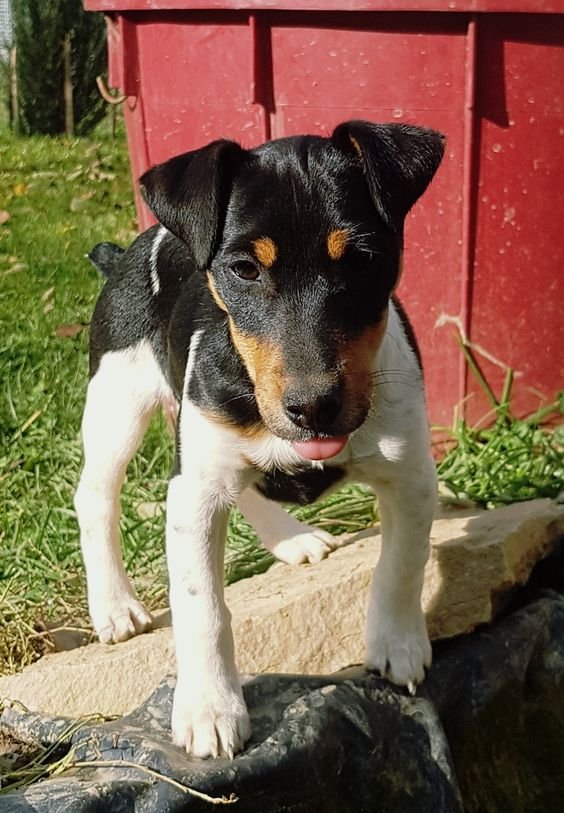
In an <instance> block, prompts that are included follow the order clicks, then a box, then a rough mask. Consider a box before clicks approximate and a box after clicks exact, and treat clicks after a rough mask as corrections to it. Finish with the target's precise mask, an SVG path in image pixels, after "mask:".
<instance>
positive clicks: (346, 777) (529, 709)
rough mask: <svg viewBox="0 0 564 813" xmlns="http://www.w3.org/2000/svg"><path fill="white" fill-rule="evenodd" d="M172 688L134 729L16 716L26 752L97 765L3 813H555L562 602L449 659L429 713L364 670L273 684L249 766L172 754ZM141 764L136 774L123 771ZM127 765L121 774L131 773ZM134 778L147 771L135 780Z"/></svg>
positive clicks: (561, 749)
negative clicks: (224, 808)
mask: <svg viewBox="0 0 564 813" xmlns="http://www.w3.org/2000/svg"><path fill="white" fill-rule="evenodd" d="M173 683H174V681H173V679H172V678H168V679H166V680H165V681H164V682H163V683H162V684H161V686H160V687H159V688H158V689H157V690H156V691H155V692H154V694H153V695H152V696H151V697H150V698H149V699H148V700H147V701H146V702H145V703H144V704H143V705H142V706H141V707H140V708H139V709H138V710H137V711H135V712H133V713H132V714H130V715H128V716H127V717H125V718H123V719H121V720H117V721H112V722H107V723H104V724H92V723H90V722H88V721H86V722H85V724H84V725H83V726H82V727H76V726H75V727H74V729H73V730H72V733H71V734H70V735H69V734H68V731H69V722H70V721H69V720H68V719H65V718H49V717H41V716H39V715H36V714H30V713H25V712H22V711H21V709H18V708H6V709H5V710H4V712H3V714H2V715H1V717H0V726H3V728H4V730H5V731H8V732H11V733H12V735H13V736H14V738H16V739H18V740H24V741H27V742H30V741H31V742H35V743H38V742H39V743H46V742H49V743H53V742H55V741H57V740H58V739H59V738H60V737H61V736H62V735H63V733H64V732H67V738H66V745H59V747H58V749H57V750H56V751H54V752H53V754H52V756H51V759H55V758H57V759H60V758H61V756H62V755H63V754H64V753H65V752H67V753H68V752H69V751H70V748H71V746H72V747H73V749H74V751H73V756H72V759H73V761H74V762H81V761H88V762H91V763H94V765H93V767H89V768H77V767H74V768H72V770H71V771H67V772H66V773H64V774H62V775H60V776H57V777H55V778H52V779H47V780H46V781H43V782H41V783H37V784H35V785H34V786H32V787H29V788H27V789H26V790H15V791H13V792H8V793H7V794H6V795H5V796H3V797H2V805H1V807H2V813H20V812H21V813H23V811H28V810H33V811H35V813H88V811H91V810H94V809H96V810H97V809H100V810H102V809H103V810H104V811H108V813H118V811H122V810H125V809H126V808H127V809H133V808H135V811H136V813H165V811H166V813H181V811H191V810H194V811H198V810H199V811H204V810H208V809H209V802H208V801H204V800H202V799H200V798H195V797H194V796H193V795H190V794H189V793H188V792H186V791H184V792H183V791H181V790H179V789H178V787H175V786H173V785H171V784H169V783H167V782H166V781H164V780H163V779H160V780H159V779H158V777H157V776H155V774H154V773H152V774H150V775H149V774H147V773H145V772H143V768H144V767H145V768H148V769H150V770H151V771H153V772H157V774H160V775H161V776H165V777H168V778H170V779H172V780H174V781H175V782H180V783H182V784H183V785H184V786H189V787H190V788H192V789H196V790H197V791H199V792H200V793H201V792H203V793H206V794H209V795H211V796H212V797H224V798H225V799H229V798H230V797H231V795H232V794H234V795H235V796H236V797H237V802H236V804H235V806H234V810H237V811H238V812H239V813H266V811H268V813H288V811H290V810H291V811H293V812H294V813H364V811H366V813H368V811H370V812H371V813H372V811H374V813H462V811H463V810H464V811H465V813H484V811H488V813H505V812H506V811H512V813H556V811H560V810H561V807H562V792H561V779H562V765H564V738H563V737H562V730H563V727H564V598H563V596H562V595H560V594H556V593H551V594H545V595H543V596H541V597H537V598H536V599H535V600H534V601H532V602H531V603H529V604H527V605H526V606H524V607H522V608H520V609H518V610H517V611H515V612H513V613H511V614H509V615H508V616H506V617H505V618H503V620H501V621H499V622H497V623H496V624H494V625H491V626H489V627H488V628H487V629H485V630H483V631H480V632H475V633H473V634H470V635H467V636H464V637H463V638H458V639H456V640H454V641H449V642H446V643H444V644H442V645H441V647H439V652H438V653H437V656H436V659H435V664H434V665H433V667H432V668H431V670H430V674H429V676H428V679H427V681H426V682H425V684H424V685H423V687H421V688H420V689H419V692H418V696H417V697H409V696H407V695H406V694H405V692H403V691H401V690H398V689H397V688H394V687H391V686H390V685H388V684H387V683H386V682H385V681H383V680H381V679H379V678H376V677H374V676H371V675H367V674H366V673H365V672H364V671H363V670H362V669H360V668H357V669H355V670H348V671H347V672H345V673H341V674H336V675H331V676H328V677H311V676H309V677H308V676H296V675H294V676H292V675H285V676H283V675H278V676H277V675H262V676H259V677H255V678H252V679H250V680H248V681H247V682H246V684H245V686H244V693H245V697H246V700H247V704H248V707H249V711H250V715H251V720H252V725H253V737H252V739H251V741H250V742H249V743H248V745H247V747H246V749H245V751H244V752H243V753H242V754H240V755H238V756H236V757H235V759H234V760H232V761H228V760H208V761H205V760H199V759H195V758H189V757H187V756H186V754H185V753H184V752H183V751H182V750H181V749H179V748H176V747H175V746H173V745H172V744H171V742H170V739H169V735H170V730H169V715H170V707H171V699H172V688H173ZM124 760H125V761H127V762H128V763H129V767H126V766H125V765H124V764H123V761H124ZM120 763H121V765H120ZM131 763H133V764H134V766H137V767H134V766H132V765H131Z"/></svg>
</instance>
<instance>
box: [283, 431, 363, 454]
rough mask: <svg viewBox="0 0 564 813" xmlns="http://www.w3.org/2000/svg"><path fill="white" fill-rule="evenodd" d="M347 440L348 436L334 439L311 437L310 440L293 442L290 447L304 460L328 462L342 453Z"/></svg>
mask: <svg viewBox="0 0 564 813" xmlns="http://www.w3.org/2000/svg"><path fill="white" fill-rule="evenodd" d="M348 439H349V436H348V435H339V436H335V437H320V436H318V437H313V438H311V439H310V440H294V441H292V442H291V444H290V445H291V446H292V448H293V449H294V451H296V452H297V453H298V454H299V455H300V457H303V458H305V459H306V460H329V458H331V457H336V455H338V454H339V453H340V452H342V451H343V449H344V448H345V446H346V445H347V441H348Z"/></svg>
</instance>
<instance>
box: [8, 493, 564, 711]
mask: <svg viewBox="0 0 564 813" xmlns="http://www.w3.org/2000/svg"><path fill="white" fill-rule="evenodd" d="M563 534H564V506H559V505H557V504H556V503H554V502H552V501H551V500H534V501H531V502H527V503H518V504H515V505H512V506H508V507H504V508H498V509H496V510H494V511H482V512H480V511H476V510H466V511H462V512H458V513H455V514H449V516H448V517H447V518H442V519H437V520H435V522H434V524H433V529H432V537H431V539H432V554H431V558H430V561H429V563H428V566H427V569H426V577H425V586H424V591H423V604H424V607H425V610H426V613H427V619H428V625H429V631H430V634H431V637H432V638H433V639H435V640H437V639H442V638H448V637H452V636H455V635H459V634H461V633H464V632H468V631H470V630H472V629H474V628H475V627H476V626H477V625H479V624H483V623H486V622H487V621H489V620H490V619H491V618H492V617H493V616H494V615H495V614H496V613H497V612H498V611H499V610H500V609H502V608H503V606H504V604H505V603H506V601H507V600H508V598H509V597H511V595H512V594H513V591H514V590H515V587H516V586H518V585H520V584H523V583H524V582H525V581H526V580H527V578H528V576H529V574H530V572H531V570H532V567H533V565H534V564H535V562H536V561H537V560H539V559H540V558H542V557H543V556H545V555H546V554H547V553H548V552H550V550H551V549H552V548H553V546H554V545H555V544H556V542H557V540H559V539H560V538H561V537H562V535H563ZM355 539H356V541H355V542H354V543H352V544H349V545H345V546H344V547H341V548H339V549H337V550H336V551H334V553H332V554H331V555H330V556H329V557H328V558H327V559H326V560H324V561H323V562H321V563H319V564H318V565H315V566H300V567H290V566H286V565H280V566H277V567H274V568H272V569H271V570H270V571H268V572H267V573H265V574H262V575H260V576H254V577H253V578H251V579H246V580H244V581H240V582H237V583H236V584H233V585H231V586H230V587H228V588H227V590H226V596H227V603H228V605H229V607H230V609H231V611H232V614H233V627H234V632H235V639H236V647H237V659H238V666H239V669H240V671H241V672H244V673H253V674H260V673H264V672H305V673H309V674H312V673H328V672H333V671H337V670H339V669H342V668H343V667H346V666H348V665H350V664H355V663H361V662H362V659H363V649H364V644H363V637H364V635H363V630H364V618H365V612H366V601H367V591H368V587H369V584H370V579H371V577H372V571H373V568H374V565H375V563H376V561H377V559H378V555H379V550H380V537H379V536H376V535H374V534H373V533H372V532H368V533H367V532H363V533H362V534H357V535H356V536H355ZM173 671H174V655H173V646H172V638H171V634H170V630H157V631H156V632H153V633H150V634H148V635H142V636H139V637H138V638H135V639H133V640H131V641H127V642H125V643H123V644H119V645H117V646H115V647H110V646H107V645H103V644H92V645H90V646H88V647H86V648H82V649H80V650H76V651H75V652H66V653H60V654H55V655H48V656H46V657H44V658H42V659H41V660H40V661H38V662H37V663H35V664H33V665H32V666H29V667H27V668H26V669H25V670H24V671H23V672H22V673H21V674H20V675H14V676H9V677H4V678H0V697H11V698H15V699H17V700H19V701H20V702H22V703H23V704H24V705H25V706H27V707H28V708H30V709H34V710H41V711H46V712H50V713H52V714H68V715H79V714H87V713H95V712H100V713H102V714H108V715H110V714H125V713H127V712H129V711H131V710H132V709H133V708H135V707H136V706H137V705H139V703H141V702H142V701H143V700H144V699H145V698H146V697H147V696H148V695H149V694H150V692H151V691H153V690H154V689H155V687H156V686H158V685H159V683H160V682H161V680H162V679H163V678H164V677H165V676H166V675H167V674H170V673H171V672H173ZM61 686H65V691H64V692H61Z"/></svg>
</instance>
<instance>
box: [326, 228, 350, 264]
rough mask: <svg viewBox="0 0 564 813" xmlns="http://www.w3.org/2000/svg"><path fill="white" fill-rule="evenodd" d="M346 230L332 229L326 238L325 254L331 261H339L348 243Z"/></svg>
mask: <svg viewBox="0 0 564 813" xmlns="http://www.w3.org/2000/svg"><path fill="white" fill-rule="evenodd" d="M349 236H350V235H349V231H348V229H334V230H333V231H332V232H329V236H328V237H327V253H328V254H329V257H330V258H331V259H332V260H341V259H342V258H343V255H344V253H345V251H346V249H347V243H348V242H349Z"/></svg>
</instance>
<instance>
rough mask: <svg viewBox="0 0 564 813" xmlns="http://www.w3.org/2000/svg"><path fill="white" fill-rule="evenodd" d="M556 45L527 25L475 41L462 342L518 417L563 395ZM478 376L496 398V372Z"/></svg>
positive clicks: (561, 132) (561, 87) (562, 130)
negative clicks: (476, 157) (477, 354)
mask: <svg viewBox="0 0 564 813" xmlns="http://www.w3.org/2000/svg"><path fill="white" fill-rule="evenodd" d="M558 39H559V41H558ZM562 45H564V31H563V30H562V28H560V32H559V31H558V26H555V27H552V28H549V29H547V27H540V26H539V25H538V21H535V20H526V21H520V20H513V21H511V24H510V25H509V24H508V21H507V20H506V19H503V18H496V17H494V18H491V19H489V20H488V22H487V25H486V24H484V27H483V32H482V36H481V53H482V54H483V56H484V65H489V66H490V70H489V71H488V72H487V73H486V71H485V69H484V70H483V71H482V74H481V77H480V81H479V87H480V111H481V112H482V113H483V119H482V126H481V131H480V138H481V142H480V181H479V186H478V190H477V240H476V255H475V274H474V285H473V296H472V301H473V308H472V320H471V337H472V339H473V340H474V341H475V342H477V343H478V344H480V345H481V346H482V347H484V348H485V349H486V350H487V351H489V353H491V354H492V355H493V356H495V358H496V359H498V360H499V361H501V362H502V363H503V364H505V365H509V366H511V367H513V368H514V369H515V373H516V376H517V380H516V381H517V383H516V388H515V390H516V393H520V395H519V397H518V398H517V400H516V403H515V406H516V408H517V410H518V411H519V412H523V411H530V410H531V409H534V408H536V407H537V406H538V405H539V400H542V398H543V397H544V400H545V401H546V400H548V399H552V398H553V397H554V394H555V391H556V390H557V389H558V388H559V387H560V388H562V387H563V386H564V353H563V351H562V348H563V347H564V327H563V326H564V320H563V319H562V306H563V303H564V270H563V269H564V241H563V226H564V218H563V215H564V162H563V160H562V158H563V156H564V105H563V95H564V94H563V91H564V49H563V48H562ZM492 66H497V69H496V70H491V67H492ZM494 77H495V81H494ZM484 370H485V371H486V373H487V376H488V379H489V380H491V381H492V382H493V383H494V388H495V389H496V391H497V392H498V393H499V392H500V391H501V386H502V379H503V370H502V368H500V367H498V366H497V365H495V364H492V363H488V362H487V361H485V362H484ZM469 383H470V389H471V390H475V389H476V388H475V386H473V382H472V381H470V382H469ZM527 392H528V393H529V394H527ZM476 400H477V399H476ZM479 409H482V410H484V409H485V403H484V401H483V399H481V405H480V406H479V407H477V408H475V409H473V413H474V414H476V413H477V411H478V410H479Z"/></svg>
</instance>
